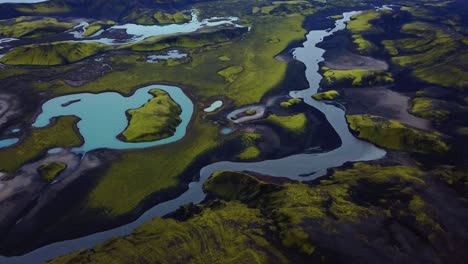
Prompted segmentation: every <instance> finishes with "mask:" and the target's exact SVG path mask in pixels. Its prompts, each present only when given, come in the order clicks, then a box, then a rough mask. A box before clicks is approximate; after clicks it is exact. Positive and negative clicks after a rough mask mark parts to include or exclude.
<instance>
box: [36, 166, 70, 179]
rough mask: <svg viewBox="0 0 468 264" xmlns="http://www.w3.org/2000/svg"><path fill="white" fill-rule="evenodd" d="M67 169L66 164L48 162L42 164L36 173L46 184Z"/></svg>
mask: <svg viewBox="0 0 468 264" xmlns="http://www.w3.org/2000/svg"><path fill="white" fill-rule="evenodd" d="M66 168H67V164H65V163H59V162H48V163H45V164H42V165H41V166H40V167H39V168H38V169H37V172H38V173H39V175H40V176H41V177H42V179H44V181H46V182H51V181H53V180H54V179H55V177H57V176H58V175H59V174H60V173H61V172H62V171H64V170H65V169H66Z"/></svg>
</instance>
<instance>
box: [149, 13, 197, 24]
mask: <svg viewBox="0 0 468 264" xmlns="http://www.w3.org/2000/svg"><path fill="white" fill-rule="evenodd" d="M153 17H154V19H156V21H157V23H158V24H174V23H177V24H180V23H185V22H188V21H190V20H191V19H192V16H191V15H186V14H184V13H182V12H176V13H173V14H171V13H165V12H162V11H158V12H156V13H154V15H153Z"/></svg>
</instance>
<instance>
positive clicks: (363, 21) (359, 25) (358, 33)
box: [346, 11, 383, 54]
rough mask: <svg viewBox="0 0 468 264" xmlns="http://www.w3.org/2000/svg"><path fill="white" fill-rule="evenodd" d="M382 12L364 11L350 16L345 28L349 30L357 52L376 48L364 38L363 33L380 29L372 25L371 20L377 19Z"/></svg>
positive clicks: (371, 32)
mask: <svg viewBox="0 0 468 264" xmlns="http://www.w3.org/2000/svg"><path fill="white" fill-rule="evenodd" d="M382 14H383V12H382V11H365V12H362V13H360V14H357V15H354V16H352V17H351V20H350V21H349V22H348V24H347V25H346V29H348V30H349V31H351V34H352V38H353V42H354V44H355V46H356V50H357V51H358V52H359V53H363V54H369V53H371V52H373V51H375V50H376V47H375V45H374V44H372V43H371V42H370V41H368V40H367V39H366V38H365V35H369V34H375V33H378V32H380V31H381V29H380V28H378V27H376V26H374V25H372V23H371V22H372V21H374V20H377V19H379V18H380V17H381V15H382Z"/></svg>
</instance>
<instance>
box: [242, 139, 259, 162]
mask: <svg viewBox="0 0 468 264" xmlns="http://www.w3.org/2000/svg"><path fill="white" fill-rule="evenodd" d="M262 138H263V136H262V135H261V134H257V133H244V134H242V143H243V145H244V150H243V151H242V152H241V153H240V154H239V158H240V159H242V160H251V159H256V158H258V157H259V156H260V154H261V151H260V149H259V148H258V147H257V143H258V142H259V141H261V140H262Z"/></svg>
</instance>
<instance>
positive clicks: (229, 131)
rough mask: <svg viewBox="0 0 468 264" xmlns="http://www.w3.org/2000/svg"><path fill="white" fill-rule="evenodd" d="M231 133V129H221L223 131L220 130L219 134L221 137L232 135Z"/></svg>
mask: <svg viewBox="0 0 468 264" xmlns="http://www.w3.org/2000/svg"><path fill="white" fill-rule="evenodd" d="M232 131H233V130H232V128H229V127H225V128H223V129H221V134H223V135H229V134H231V133H232Z"/></svg>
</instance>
